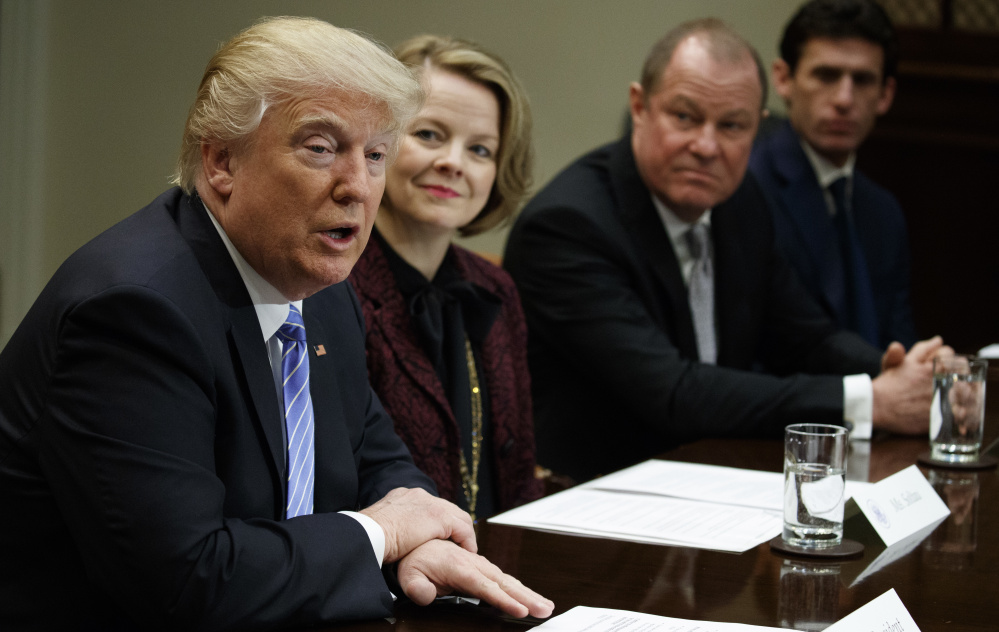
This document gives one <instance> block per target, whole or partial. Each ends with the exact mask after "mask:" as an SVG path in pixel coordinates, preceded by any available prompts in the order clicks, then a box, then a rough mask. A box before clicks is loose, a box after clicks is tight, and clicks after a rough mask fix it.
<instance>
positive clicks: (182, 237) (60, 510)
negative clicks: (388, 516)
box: [0, 189, 433, 630]
mask: <svg viewBox="0 0 999 632" xmlns="http://www.w3.org/2000/svg"><path fill="white" fill-rule="evenodd" d="M303 313H304V317H305V324H306V330H307V332H308V342H309V347H310V354H309V355H310V357H309V362H310V366H311V369H310V376H311V394H312V400H313V406H314V411H315V423H316V426H315V451H316V458H315V464H316V465H315V467H316V482H315V511H316V513H315V515H311V516H304V517H299V518H295V519H292V520H284V519H283V511H282V508H283V507H284V505H285V493H286V492H285V488H286V484H285V481H286V476H287V475H286V473H285V458H284V457H285V447H284V439H283V435H282V424H283V421H282V419H281V416H280V410H279V405H278V401H277V393H276V388H275V385H274V380H273V374H272V372H271V369H270V364H269V361H268V357H267V352H266V348H265V345H264V343H263V335H262V333H261V331H260V326H259V323H258V320H257V316H256V312H255V310H254V308H253V305H252V304H251V302H250V298H249V295H248V293H247V291H246V288H245V286H244V285H243V282H242V280H241V278H240V276H239V273H238V272H237V270H236V267H235V265H234V264H233V262H232V259H231V258H230V256H229V254H228V252H227V251H226V249H225V246H224V244H223V243H222V240H221V238H220V236H219V234H218V232H217V231H216V230H215V228H214V227H213V226H212V224H211V221H210V219H209V218H208V216H207V214H206V212H205V210H204V209H203V208H202V207H201V205H200V204H198V203H195V204H192V199H191V198H190V197H188V196H187V195H184V194H182V193H181V192H180V190H179V189H172V190H170V191H167V192H166V193H164V194H163V195H161V196H160V197H159V198H157V199H156V200H155V201H154V202H153V203H152V204H150V205H149V206H147V207H146V208H144V209H143V210H141V211H139V212H138V213H136V214H135V215H133V216H131V217H129V218H127V219H125V220H124V221H122V222H121V223H119V224H117V225H116V226H114V227H112V228H110V229H109V230H108V231H106V232H105V233H103V234H101V235H100V236H98V237H97V238H95V239H94V240H93V241H91V242H90V243H88V244H87V245H85V246H84V247H82V248H81V249H80V250H79V251H77V252H76V253H75V254H74V255H73V256H72V257H70V258H69V260H67V262H66V263H65V264H64V265H63V266H62V267H61V268H60V269H59V271H58V272H56V274H55V276H54V277H53V278H52V280H51V281H50V282H49V284H48V285H47V286H46V288H45V290H44V291H43V292H42V294H41V296H40V297H39V298H38V300H37V301H36V302H35V304H34V306H33V307H32V308H31V310H30V312H29V313H28V315H27V316H26V317H25V319H24V321H23V322H22V324H21V326H20V327H19V328H18V329H17V331H16V332H15V334H14V335H13V337H12V338H11V340H10V342H9V343H8V344H7V346H6V348H5V349H4V350H3V353H2V354H0V385H2V386H0V388H2V390H3V393H4V395H3V397H2V398H0V506H2V507H3V515H4V518H3V519H2V520H0V568H3V569H4V570H3V572H2V573H0V628H2V629H4V630H22V629H25V630H27V629H95V630H105V629H133V628H134V629H185V630H213V629H229V628H233V629H241V630H251V629H265V628H273V627H279V626H280V627H299V626H304V625H306V624H310V623H316V622H329V621H335V620H338V619H354V618H368V617H381V616H386V615H388V614H389V613H391V610H392V599H391V595H390V593H389V590H388V587H387V585H386V581H385V578H384V577H383V575H382V573H381V571H380V570H379V567H378V561H377V560H376V559H375V556H374V555H373V553H372V549H371V545H370V543H369V541H368V538H367V536H366V534H365V532H364V530H363V528H362V527H361V526H360V524H359V523H358V522H357V521H355V520H354V519H352V518H351V517H349V516H344V515H341V514H338V513H336V512H337V511H340V510H356V509H359V508H363V507H365V506H367V505H369V504H371V503H373V502H374V501H376V500H377V499H379V498H380V497H381V496H383V495H384V494H385V493H387V492H388V491H389V490H391V489H393V488H395V487H417V486H420V487H424V488H426V489H428V490H433V483H432V482H431V481H430V480H429V479H428V478H427V477H426V476H424V475H423V474H422V473H420V472H419V471H418V470H417V469H416V468H415V466H414V465H413V464H412V461H411V459H410V457H409V454H408V452H407V450H406V448H405V446H404V445H403V443H402V442H401V441H400V439H399V438H398V437H397V436H396V435H395V433H394V432H393V431H392V422H391V420H390V419H389V418H388V416H387V415H386V414H385V412H384V410H383V408H382V406H381V404H380V403H379V401H378V398H377V397H376V396H375V395H374V394H373V392H372V390H371V388H370V387H369V385H368V382H367V372H366V369H365V361H364V330H363V316H362V314H361V309H360V305H359V304H358V302H357V299H356V297H355V296H354V293H353V291H352V290H351V289H350V287H349V285H348V284H346V283H342V284H339V285H336V286H333V287H330V288H327V289H325V290H323V291H321V292H319V293H317V294H316V295H314V296H312V297H310V298H308V299H306V300H305V302H304V306H303ZM320 344H321V345H323V349H324V350H325V353H324V354H322V355H317V353H316V347H317V346H318V345H320Z"/></svg>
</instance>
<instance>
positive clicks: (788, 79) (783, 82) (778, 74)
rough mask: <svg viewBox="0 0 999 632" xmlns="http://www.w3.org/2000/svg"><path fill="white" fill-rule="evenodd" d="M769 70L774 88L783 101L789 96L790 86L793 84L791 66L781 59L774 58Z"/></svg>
mask: <svg viewBox="0 0 999 632" xmlns="http://www.w3.org/2000/svg"><path fill="white" fill-rule="evenodd" d="M771 71H772V74H773V82H774V90H775V91H776V92H777V94H779V95H780V97H781V98H782V99H784V101H787V100H788V99H789V98H790V96H791V88H792V85H793V84H794V75H793V74H792V73H791V67H790V66H788V65H787V62H786V61H784V60H783V59H775V60H774V64H773V66H772V67H771Z"/></svg>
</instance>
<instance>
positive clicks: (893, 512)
mask: <svg viewBox="0 0 999 632" xmlns="http://www.w3.org/2000/svg"><path fill="white" fill-rule="evenodd" d="M853 499H854V501H856V503H857V507H859V508H860V510H861V511H862V512H864V516H866V517H867V520H868V521H870V523H871V525H872V526H873V527H874V530H875V531H877V532H878V535H879V536H881V539H882V540H883V541H884V543H885V546H891V545H893V544H895V543H896V542H898V541H900V540H904V539H905V538H906V537H908V536H910V535H912V534H913V533H915V532H916V531H919V530H920V529H922V528H924V527H927V526H929V525H931V524H933V523H934V522H937V521H939V520H941V519H943V518H945V517H947V515H949V514H950V509H948V508H947V505H945V504H944V502H943V501H942V500H940V496H938V495H937V493H936V491H934V489H933V487H932V486H931V485H930V483H929V482H928V481H927V480H926V477H924V476H923V473H922V472H920V471H919V468H918V467H916V466H915V465H910V466H909V467H907V468H905V469H904V470H902V471H901V472H897V473H895V474H892V475H891V476H889V477H888V478H886V479H884V480H883V481H880V482H877V483H875V484H874V485H871V486H870V487H866V488H863V489H858V490H855V491H854V494H853Z"/></svg>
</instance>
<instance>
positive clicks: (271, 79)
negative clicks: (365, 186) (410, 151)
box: [173, 17, 424, 193]
mask: <svg viewBox="0 0 999 632" xmlns="http://www.w3.org/2000/svg"><path fill="white" fill-rule="evenodd" d="M330 88H336V89H339V90H343V91H345V92H353V93H361V94H365V95H367V96H368V97H369V98H370V99H371V102H372V104H373V105H374V104H384V106H385V107H386V108H387V110H388V113H389V116H390V120H389V121H387V123H388V127H389V131H393V132H395V133H396V135H397V136H398V133H399V132H401V130H402V128H403V126H404V125H405V124H406V123H408V121H409V119H410V118H412V117H413V116H415V115H416V113H417V112H418V111H419V109H420V107H421V106H422V104H423V98H424V94H423V89H422V87H421V86H420V84H419V81H418V80H417V79H416V78H415V77H414V76H413V73H412V72H411V71H410V70H409V69H407V68H406V67H405V66H404V65H403V64H401V63H399V61H397V60H396V59H395V58H394V57H393V56H392V55H391V54H390V53H389V51H388V50H387V49H386V48H384V47H382V46H381V45H379V44H377V43H375V42H373V41H371V40H369V39H367V38H365V37H363V36H361V35H359V34H357V33H354V32H352V31H349V30H346V29H341V28H337V27H335V26H333V25H332V24H329V23H327V22H323V21H322V20H316V19H313V18H299V17H274V18H264V19H262V20H261V21H259V22H257V23H256V24H254V25H253V26H251V27H249V28H247V29H245V30H244V31H242V32H241V33H239V34H238V35H236V36H235V37H233V38H232V39H231V40H229V41H228V42H226V43H225V44H223V45H222V46H221V47H220V48H219V50H218V52H217V53H215V55H214V56H212V58H211V60H210V61H209V62H208V66H207V68H206V69H205V74H204V76H203V77H202V79H201V85H200V86H199V88H198V94H197V97H196V98H195V100H194V104H193V105H192V106H191V110H190V112H189V113H188V115H187V123H186V124H185V125H184V139H183V143H182V147H181V153H180V158H179V160H178V162H177V170H176V172H175V174H174V177H173V181H174V183H175V184H178V185H180V187H181V188H183V189H184V190H185V191H186V192H188V193H191V192H192V191H193V190H194V185H195V182H196V180H197V177H198V174H199V173H200V172H201V144H202V143H204V142H223V143H226V144H228V145H230V146H231V147H232V148H233V149H234V150H239V149H241V148H245V146H246V145H247V143H248V141H249V140H250V137H251V135H252V133H253V132H254V131H255V130H256V129H257V126H259V125H260V121H261V120H262V119H263V116H264V113H265V112H266V111H267V109H268V108H270V107H273V106H275V105H278V104H281V103H284V102H286V101H288V100H289V99H291V98H303V97H304V98H310V97H320V96H322V95H323V94H325V93H326V92H328V91H329V90H330Z"/></svg>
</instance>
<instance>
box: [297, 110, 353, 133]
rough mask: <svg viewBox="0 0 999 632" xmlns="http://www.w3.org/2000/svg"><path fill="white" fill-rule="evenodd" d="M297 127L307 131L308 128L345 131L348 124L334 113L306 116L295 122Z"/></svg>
mask: <svg viewBox="0 0 999 632" xmlns="http://www.w3.org/2000/svg"><path fill="white" fill-rule="evenodd" d="M295 127H296V128H298V129H305V128H307V127H321V128H324V129H345V128H346V127H347V122H346V121H344V120H343V119H342V118H340V117H339V116H337V115H336V114H333V113H332V112H326V113H324V114H306V115H304V116H302V117H301V118H299V119H298V120H297V121H295Z"/></svg>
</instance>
